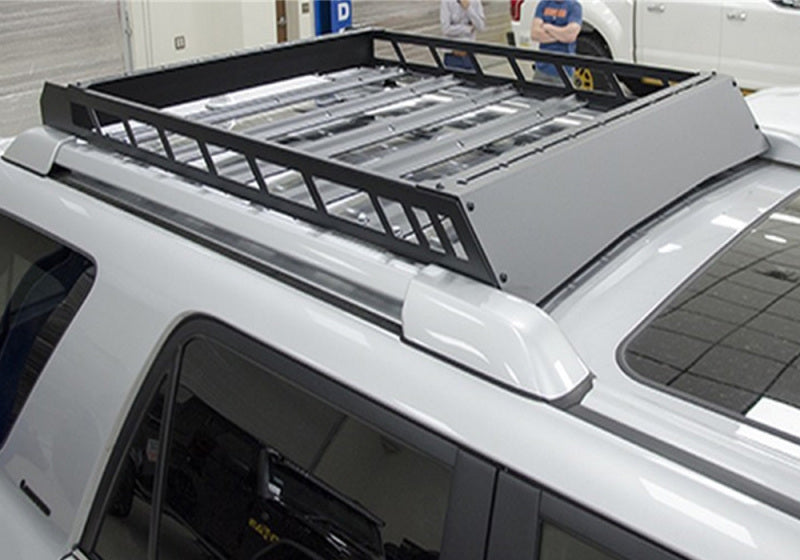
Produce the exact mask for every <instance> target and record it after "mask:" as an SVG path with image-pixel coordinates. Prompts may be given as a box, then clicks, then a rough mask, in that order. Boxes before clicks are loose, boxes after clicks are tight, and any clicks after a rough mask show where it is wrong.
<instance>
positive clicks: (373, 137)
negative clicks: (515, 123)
mask: <svg viewBox="0 0 800 560" xmlns="http://www.w3.org/2000/svg"><path fill="white" fill-rule="evenodd" d="M514 95H516V91H515V90H514V89H511V88H507V87H506V88H492V89H491V90H489V91H485V90H484V91H479V92H478V93H476V94H474V95H469V96H467V97H466V98H463V99H460V100H458V101H455V102H452V103H448V104H446V105H436V106H433V107H429V108H427V109H422V110H420V111H415V112H411V113H408V114H405V115H401V116H398V117H394V118H387V119H382V120H378V121H376V122H374V123H372V124H370V125H367V126H363V127H359V128H356V129H354V130H351V131H348V132H343V133H339V134H335V135H333V136H330V137H323V138H318V139H312V140H307V141H304V142H301V143H300V144H296V145H294V147H295V148H298V149H302V150H308V151H313V152H314V154H316V155H318V156H321V157H330V156H333V155H334V154H341V153H346V152H348V151H350V150H352V149H354V148H359V147H361V146H367V145H370V144H375V143H377V142H381V141H383V140H387V139H389V138H393V137H398V136H401V135H402V134H404V133H407V132H410V131H412V130H416V129H419V128H423V127H427V126H431V125H434V124H436V123H442V122H444V121H446V120H448V119H452V118H455V117H457V116H459V115H462V114H465V113H469V112H472V111H475V110H478V109H481V108H483V107H487V106H489V105H493V104H496V103H500V102H502V101H505V100H507V99H509V98H511V97H513V96H514ZM275 137H276V136H272V135H270V137H268V138H275ZM223 167H227V171H228V173H229V174H231V175H237V174H241V173H243V172H245V171H246V170H245V169H244V168H243V166H242V165H241V162H236V161H231V162H230V163H229V164H228V165H225V164H223ZM261 171H262V173H264V175H265V176H266V175H270V174H274V173H279V172H280V171H282V169H281V168H280V167H279V166H274V167H272V168H271V169H262V170H261Z"/></svg>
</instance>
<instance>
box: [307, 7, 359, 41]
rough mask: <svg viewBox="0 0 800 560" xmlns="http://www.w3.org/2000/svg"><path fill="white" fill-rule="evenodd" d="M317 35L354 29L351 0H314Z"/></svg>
mask: <svg viewBox="0 0 800 560" xmlns="http://www.w3.org/2000/svg"><path fill="white" fill-rule="evenodd" d="M314 9H315V10H314V13H315V14H316V29H317V35H322V34H324V33H336V32H338V31H342V30H344V29H347V28H348V27H352V25H353V4H352V1H351V0H314Z"/></svg>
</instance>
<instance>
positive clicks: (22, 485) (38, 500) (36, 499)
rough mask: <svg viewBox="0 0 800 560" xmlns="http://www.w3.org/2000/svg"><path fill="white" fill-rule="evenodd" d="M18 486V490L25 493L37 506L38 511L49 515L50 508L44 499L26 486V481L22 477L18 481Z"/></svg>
mask: <svg viewBox="0 0 800 560" xmlns="http://www.w3.org/2000/svg"><path fill="white" fill-rule="evenodd" d="M19 488H20V490H22V493H23V494H25V495H26V496H27V497H28V499H29V500H30V501H32V502H33V503H34V505H35V506H36V507H37V508H39V511H41V512H42V513H43V514H45V516H47V517H50V508H49V507H48V505H47V504H46V503H45V502H44V500H43V499H41V498H40V497H39V495H38V494H36V492H34V491H33V489H32V488H31V487H30V486H28V483H27V481H26V480H25V479H24V478H23V479H22V480H21V481H20V483H19Z"/></svg>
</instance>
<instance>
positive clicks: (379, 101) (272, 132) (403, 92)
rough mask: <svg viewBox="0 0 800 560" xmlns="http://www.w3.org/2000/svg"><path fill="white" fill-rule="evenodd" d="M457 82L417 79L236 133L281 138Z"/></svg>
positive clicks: (449, 79)
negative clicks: (393, 87)
mask: <svg viewBox="0 0 800 560" xmlns="http://www.w3.org/2000/svg"><path fill="white" fill-rule="evenodd" d="M456 83H457V81H456V80H455V79H454V78H452V77H451V76H446V77H445V76H439V77H436V78H430V79H425V80H421V81H420V83H418V84H414V85H412V86H408V87H404V88H397V89H393V90H391V91H383V92H380V93H375V94H372V95H368V96H366V98H363V97H361V98H357V99H352V100H350V101H345V102H343V103H339V104H337V105H334V106H330V107H327V106H326V107H320V108H318V109H314V110H312V111H308V112H306V113H303V114H300V115H297V116H296V117H288V118H285V119H281V120H278V121H275V122H268V123H265V124H262V125H258V126H255V127H253V128H244V129H241V130H238V132H239V133H240V134H246V135H248V136H257V137H261V138H264V139H267V140H268V139H272V138H278V137H280V136H283V135H285V134H287V133H289V132H300V131H303V130H308V129H309V128H313V127H316V126H319V125H321V124H323V123H327V122H331V121H333V120H335V119H342V118H347V117H351V116H354V115H359V114H363V113H364V112H367V111H370V110H373V109H376V108H378V107H384V106H388V105H391V104H394V103H399V102H401V101H406V100H409V99H412V98H414V97H418V96H421V95H425V94H427V93H433V92H436V91H441V90H442V89H445V88H446V87H448V86H452V85H454V84H456ZM205 124H208V123H205ZM190 151H192V147H191V146H184V147H183V149H182V150H181V151H180V153H178V152H176V154H177V155H184V154H186V153H188V152H190ZM222 151H224V148H222V147H220V148H216V149H214V150H212V154H214V155H216V154H217V153H219V152H222Z"/></svg>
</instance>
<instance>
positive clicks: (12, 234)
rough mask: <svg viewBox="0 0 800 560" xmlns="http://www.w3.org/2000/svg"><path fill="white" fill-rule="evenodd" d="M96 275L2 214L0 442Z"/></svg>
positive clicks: (70, 253) (85, 264) (51, 242)
mask: <svg viewBox="0 0 800 560" xmlns="http://www.w3.org/2000/svg"><path fill="white" fill-rule="evenodd" d="M93 278H94V266H93V264H92V262H91V261H90V260H89V259H87V258H86V257H84V256H83V255H80V254H79V253H77V252H75V251H73V250H72V249H69V248H67V247H64V246H62V245H61V244H59V243H58V242H56V241H54V240H52V239H50V238H48V237H46V236H45V235H42V234H41V233H38V232H36V231H34V230H32V229H31V228H29V227H27V226H25V225H22V224H20V223H18V222H16V221H14V220H12V219H11V218H8V217H6V216H2V215H0V312H1V313H2V315H0V444H2V442H3V441H4V440H5V439H6V436H7V435H8V433H9V432H10V430H11V427H12V425H13V424H14V421H15V420H16V418H17V416H18V415H19V413H20V411H21V410H22V407H23V405H24V404H25V402H26V400H27V398H28V396H29V395H30V393H31V390H32V389H33V386H34V384H35V383H36V380H37V379H38V377H39V374H40V373H41V371H42V369H43V368H44V366H45V364H46V363H47V360H48V359H49V357H50V355H51V353H52V351H53V349H54V348H55V346H56V344H57V343H58V341H59V340H60V339H61V336H62V335H63V333H64V331H65V330H66V328H67V326H68V325H69V323H70V321H71V320H72V318H73V317H74V315H75V313H76V312H77V310H78V307H79V306H80V304H81V303H82V302H83V300H84V298H85V297H86V295H87V294H88V293H89V288H90V287H91V285H92V281H93Z"/></svg>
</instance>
